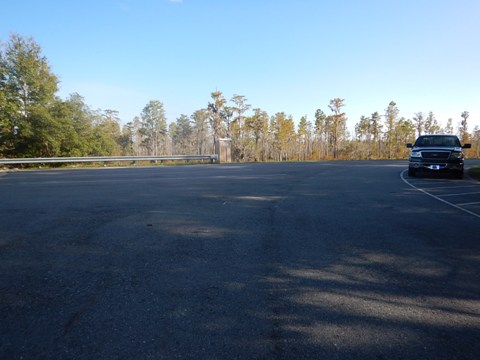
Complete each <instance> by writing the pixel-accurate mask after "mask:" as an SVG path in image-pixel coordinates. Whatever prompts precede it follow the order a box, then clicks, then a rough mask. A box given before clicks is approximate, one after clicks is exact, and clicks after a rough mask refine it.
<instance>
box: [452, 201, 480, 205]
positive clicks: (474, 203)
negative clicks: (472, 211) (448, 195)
mask: <svg viewBox="0 0 480 360" xmlns="http://www.w3.org/2000/svg"><path fill="white" fill-rule="evenodd" d="M457 205H458V206H468V205H480V201H477V202H469V203H463V204H457Z"/></svg>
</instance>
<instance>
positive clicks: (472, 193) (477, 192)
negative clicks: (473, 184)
mask: <svg viewBox="0 0 480 360" xmlns="http://www.w3.org/2000/svg"><path fill="white" fill-rule="evenodd" d="M475 194H480V191H476V192H468V193H458V194H445V195H438V196H439V197H445V196H460V195H475Z"/></svg>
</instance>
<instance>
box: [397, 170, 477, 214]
mask: <svg viewBox="0 0 480 360" xmlns="http://www.w3.org/2000/svg"><path fill="white" fill-rule="evenodd" d="M406 172H407V170H403V171H402V172H401V173H400V178H401V179H402V180H403V182H404V183H405V184H407V185H408V186H410V187H412V188H414V189H415V190H418V191H421V192H422V193H424V194H426V195H428V196H431V197H432V198H434V199H437V200H438V201H441V202H443V203H444V204H447V205H450V206H453V207H454V208H455V209H458V210H461V211H464V212H466V213H467V214H470V215H473V216H475V217H477V218H479V219H480V214H477V213H474V212H473V211H470V210H467V209H464V208H462V207H460V206H459V205H455V204H453V203H451V202H449V201H446V200H444V199H442V198H440V197H438V196H436V195H433V194H430V193H429V192H427V191H425V190H423V189H420V188H418V187H416V186H415V185H413V184H410V183H409V182H408V181H407V180H406V179H405V178H404V177H403V174H405V173H406Z"/></svg>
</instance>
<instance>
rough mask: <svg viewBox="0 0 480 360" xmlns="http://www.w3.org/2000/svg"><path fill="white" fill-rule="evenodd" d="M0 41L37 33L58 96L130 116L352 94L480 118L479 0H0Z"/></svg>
mask: <svg viewBox="0 0 480 360" xmlns="http://www.w3.org/2000/svg"><path fill="white" fill-rule="evenodd" d="M0 3H1V6H0V39H1V40H2V41H3V42H6V41H8V37H9V34H10V33H17V34H20V35H22V36H32V37H33V38H34V40H35V41H36V42H37V43H38V44H39V45H40V46H41V47H42V49H43V55H44V56H46V57H47V59H48V61H49V63H50V65H51V69H52V72H53V73H55V74H56V75H57V76H58V77H59V78H60V92H59V94H58V95H59V96H61V97H62V98H66V97H67V96H68V95H69V94H71V93H74V92H77V93H79V94H80V95H82V96H83V97H84V98H85V102H86V103H87V104H88V105H89V106H90V107H91V108H93V109H103V110H105V109H112V110H118V111H119V115H120V118H121V120H122V123H126V122H128V121H131V120H132V119H133V117H134V116H138V115H140V113H141V111H142V109H143V107H144V106H145V105H146V104H147V103H148V102H149V101H150V100H160V101H161V102H162V103H163V104H164V107H165V110H166V114H167V118H168V121H169V122H172V121H175V120H176V118H177V117H179V116H180V114H186V115H191V114H192V113H193V112H194V111H195V110H198V109H200V108H204V107H206V106H207V104H208V102H209V101H210V100H211V98H210V94H211V92H213V91H215V90H219V91H222V92H223V94H224V95H225V97H226V98H227V99H230V98H231V97H232V96H233V95H235V94H238V95H244V96H245V97H246V98H247V100H248V103H250V104H251V105H252V107H253V108H261V109H262V110H265V111H267V112H268V114H269V115H273V114H275V113H276V112H285V113H286V114H288V115H292V116H293V117H294V119H295V120H296V121H298V120H299V119H300V117H301V116H304V115H306V116H307V119H309V120H311V121H313V120H314V114H315V110H316V109H322V110H323V111H324V112H325V113H327V114H329V113H330V110H329V108H328V104H329V101H330V99H333V98H336V97H339V98H343V99H345V104H346V106H345V108H344V110H345V112H346V113H347V117H348V127H349V129H350V130H353V128H354V125H355V124H356V123H357V122H358V121H359V119H360V116H362V115H365V116H369V115H371V114H372V113H373V112H375V111H378V112H379V113H380V114H382V115H383V114H384V112H385V109H386V108H387V106H388V103H389V102H390V101H392V100H393V101H395V102H396V103H397V106H398V108H399V110H400V116H403V117H405V118H412V116H413V115H414V113H416V112H420V111H421V112H423V113H424V114H427V113H428V112H429V111H433V113H434V114H435V116H436V118H437V120H438V121H439V122H440V124H441V125H444V124H445V123H446V120H447V119H448V118H452V119H453V124H454V126H455V127H456V126H457V124H458V122H459V121H460V119H461V118H460V114H461V113H462V112H463V111H464V110H467V111H469V113H470V118H469V130H470V131H472V130H473V127H474V126H475V125H479V126H480V21H479V19H480V1H478V0H448V1H447V0H401V1H399V0H395V1H394V0H344V1H342V0H338V1H335V0H76V1H73V0H57V1H55V0H22V1H10V0H0Z"/></svg>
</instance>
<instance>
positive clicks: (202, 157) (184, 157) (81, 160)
mask: <svg viewBox="0 0 480 360" xmlns="http://www.w3.org/2000/svg"><path fill="white" fill-rule="evenodd" d="M191 160H209V161H210V162H212V163H213V162H217V161H218V155H168V156H91V157H52V158H17V159H13V158H12V159H8V158H6V159H0V165H9V164H53V163H86V162H121V161H130V162H136V161H152V162H155V161H191Z"/></svg>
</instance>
